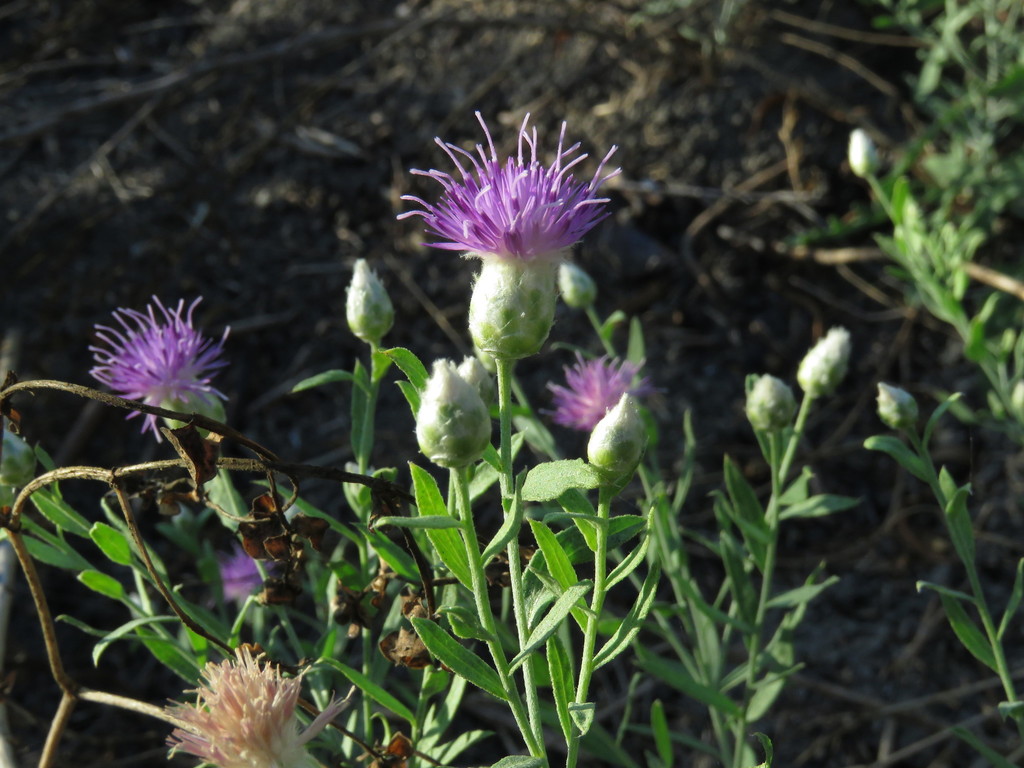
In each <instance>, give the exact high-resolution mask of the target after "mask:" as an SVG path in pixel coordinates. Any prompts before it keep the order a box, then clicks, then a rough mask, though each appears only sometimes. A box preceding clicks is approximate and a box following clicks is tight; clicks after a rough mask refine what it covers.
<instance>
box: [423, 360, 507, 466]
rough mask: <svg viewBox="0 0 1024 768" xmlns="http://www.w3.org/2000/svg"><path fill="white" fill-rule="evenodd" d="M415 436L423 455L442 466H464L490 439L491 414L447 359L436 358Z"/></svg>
mask: <svg viewBox="0 0 1024 768" xmlns="http://www.w3.org/2000/svg"><path fill="white" fill-rule="evenodd" d="M416 439H417V440H418V441H419V444H420V450H421V451H422V452H423V455H424V456H426V457H427V458H428V459H430V460H431V461H432V462H434V463H435V464H438V465H440V466H442V467H464V466H466V465H467V464H471V463H473V462H474V461H476V460H477V459H479V458H480V457H481V456H482V455H483V452H484V449H485V448H487V446H488V444H489V443H490V441H491V416H490V414H489V413H488V412H487V406H485V405H484V401H483V400H481V399H480V393H479V392H478V391H477V389H476V387H474V386H473V385H472V384H469V383H468V382H467V381H466V380H465V379H463V378H462V377H461V376H460V375H459V372H458V370H457V369H456V367H455V364H454V363H453V362H451V361H450V360H437V361H435V362H434V368H433V370H432V371H431V373H430V378H429V379H428V380H427V386H426V387H425V388H424V390H423V394H422V396H421V398H420V409H419V412H418V413H417V414H416Z"/></svg>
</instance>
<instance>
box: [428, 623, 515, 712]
mask: <svg viewBox="0 0 1024 768" xmlns="http://www.w3.org/2000/svg"><path fill="white" fill-rule="evenodd" d="M410 621H412V625H413V627H415V629H416V633H417V634H418V635H419V636H420V639H421V640H422V641H423V644H424V645H425V646H427V650H429V651H430V652H431V653H432V654H433V655H434V656H436V657H437V659H438V660H439V661H440V662H441V663H442V664H444V665H445V666H447V667H448V668H449V669H451V670H452V672H454V673H455V674H457V675H459V676H460V677H464V678H465V679H466V680H468V681H469V682H471V683H472V684H473V685H475V686H477V687H478V688H480V689H482V690H484V691H487V693H489V694H491V695H492V696H494V697H496V698H499V699H502V700H503V701H507V700H508V699H507V697H506V695H505V691H504V689H503V688H502V686H501V680H500V679H499V678H498V673H497V672H495V671H494V669H493V668H492V667H490V666H489V665H488V664H487V663H486V662H484V661H483V659H481V658H480V657H479V656H477V655H476V654H475V653H473V652H472V651H470V650H469V649H468V648H464V647H463V646H461V645H460V644H459V643H458V641H457V640H455V638H453V637H452V636H451V635H449V634H448V633H447V632H445V631H444V630H443V629H441V627H439V626H437V624H435V623H434V622H432V621H431V620H430V619H420V618H412V619H410Z"/></svg>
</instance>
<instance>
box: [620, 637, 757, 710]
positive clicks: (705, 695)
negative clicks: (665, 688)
mask: <svg viewBox="0 0 1024 768" xmlns="http://www.w3.org/2000/svg"><path fill="white" fill-rule="evenodd" d="M637 660H638V662H639V664H640V666H641V667H642V668H643V669H644V670H646V671H647V672H648V673H650V674H651V675H652V676H653V677H654V678H655V679H657V680H659V681H661V682H663V683H668V684H669V685H671V686H672V687H673V688H675V689H676V690H678V691H681V692H682V693H685V694H686V695H687V696H689V697H691V698H694V699H697V701H700V702H703V703H704V704H706V705H708V706H709V707H713V708H714V709H716V710H717V711H719V712H721V713H723V714H724V715H726V716H728V717H732V718H736V719H739V718H740V716H741V713H740V708H739V707H738V706H736V702H734V701H733V700H732V699H730V698H729V697H728V696H726V695H725V694H724V693H722V692H721V691H720V690H718V689H717V688H711V687H709V686H706V685H704V684H703V683H699V682H697V681H696V680H694V679H693V677H692V676H691V675H690V673H689V672H687V671H686V668H685V667H684V666H683V665H682V664H679V663H678V662H674V661H668V660H667V659H663V658H661V657H660V656H656V655H655V654H653V653H652V652H651V651H648V650H647V649H646V648H644V647H643V646H639V647H638V648H637Z"/></svg>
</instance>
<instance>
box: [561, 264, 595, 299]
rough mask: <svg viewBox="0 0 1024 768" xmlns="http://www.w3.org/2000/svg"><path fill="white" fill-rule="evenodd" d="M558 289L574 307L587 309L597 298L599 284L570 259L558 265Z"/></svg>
mask: <svg viewBox="0 0 1024 768" xmlns="http://www.w3.org/2000/svg"><path fill="white" fill-rule="evenodd" d="M558 289H559V290H560V291H561V292H562V300H563V301H564V302H565V303H566V304H568V305H569V306H570V307H572V308H573V309H586V308H587V307H589V306H590V305H591V304H593V303H594V299H596V298H597V284H596V283H595V282H594V280H593V278H591V277H590V275H588V274H587V273H586V272H584V271H583V270H582V269H580V268H579V267H577V266H576V265H575V264H573V263H572V262H569V261H563V262H562V263H561V264H559V265H558Z"/></svg>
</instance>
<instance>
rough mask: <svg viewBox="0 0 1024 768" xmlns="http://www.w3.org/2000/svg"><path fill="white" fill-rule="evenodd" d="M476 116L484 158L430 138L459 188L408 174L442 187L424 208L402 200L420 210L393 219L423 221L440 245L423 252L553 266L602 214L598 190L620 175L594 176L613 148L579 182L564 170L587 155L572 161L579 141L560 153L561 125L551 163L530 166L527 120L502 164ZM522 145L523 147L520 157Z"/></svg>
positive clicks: (441, 176) (532, 148) (533, 157)
mask: <svg viewBox="0 0 1024 768" xmlns="http://www.w3.org/2000/svg"><path fill="white" fill-rule="evenodd" d="M476 117H477V120H479V122H480V126H481V127H482V128H483V130H484V135H485V136H486V137H487V146H488V149H489V150H490V153H489V155H488V153H487V152H485V151H484V148H483V147H482V146H481V145H479V144H477V146H476V153H477V154H476V155H474V154H472V153H470V152H467V151H466V150H464V149H462V148H460V147H457V146H455V145H454V144H449V143H446V142H443V141H441V139H435V141H436V142H437V144H438V146H440V147H441V149H443V150H444V152H445V154H447V155H448V157H450V158H451V160H452V162H453V163H454V164H455V167H456V168H458V170H459V174H460V175H461V177H462V179H461V181H460V180H458V179H456V178H455V177H453V176H452V175H451V174H448V173H445V172H443V171H437V170H430V171H418V170H414V171H413V173H414V174H418V175H420V176H429V177H430V178H432V179H434V180H436V181H437V182H438V183H439V184H440V185H441V186H442V187H443V188H444V192H443V194H442V195H441V200H440V202H439V203H438V204H437V205H431V204H430V203H427V202H425V201H423V200H422V199H421V198H418V197H414V196H412V195H403V196H402V199H403V200H409V201H411V202H414V203H417V204H418V205H419V206H420V207H421V208H422V210H417V211H409V212H407V213H403V214H401V215H400V216H399V217H398V218H400V219H404V218H407V217H409V216H422V217H423V219H424V221H426V224H427V231H429V232H432V233H433V234H435V235H437V236H438V237H440V238H441V240H442V242H436V243H427V245H430V246H432V247H434V248H442V249H444V250H449V251H469V252H470V254H469V255H474V256H479V257H481V258H499V259H516V260H519V261H526V262H529V261H536V260H543V259H557V258H559V256H560V253H561V251H562V250H563V249H565V248H568V247H569V246H571V245H573V244H574V243H577V242H579V240H580V239H581V238H582V237H583V235H585V234H586V233H587V232H588V231H590V229H591V228H592V227H593V226H594V225H595V224H597V223H598V222H599V221H601V219H603V218H604V217H605V216H607V215H608V214H607V213H606V212H605V211H604V204H605V203H607V202H608V198H604V197H597V190H598V187H600V186H601V185H602V184H603V183H604V182H606V181H607V180H608V179H610V178H611V177H613V176H616V175H617V174H618V173H619V169H618V168H616V169H615V170H613V171H611V172H610V173H608V174H606V175H605V176H601V173H602V171H603V169H604V166H605V163H607V162H608V160H609V158H611V156H612V153H614V152H615V149H616V148H615V147H612V148H611V151H609V152H608V154H607V155H605V157H604V160H602V161H601V163H600V165H598V167H597V171H596V172H595V173H594V177H593V178H592V179H591V180H590V182H589V183H584V182H578V181H576V179H575V178H573V175H572V173H570V170H571V169H572V167H573V166H575V165H576V164H577V163H579V162H582V161H583V159H584V158H586V157H587V155H585V154H583V155H578V156H576V157H572V155H573V154H575V152H576V151H577V150H578V149H579V147H580V145H579V143H578V142H577V143H576V144H573V145H572V146H571V147H568V148H565V128H566V126H565V123H562V130H561V133H560V134H559V136H558V151H557V153H556V155H555V160H554V162H553V163H552V164H551V165H550V166H545V165H544V164H543V163H541V162H540V161H539V160H538V159H537V129H536V128H534V129H533V130H532V131H529V130H527V123H528V122H529V120H530V115H529V114H527V115H526V118H525V119H524V120H523V125H522V128H520V129H519V152H518V154H517V155H516V157H509V158H508V160H506V162H505V164H504V165H502V163H501V162H500V161H499V160H498V153H497V151H496V150H495V148H494V141H493V140H492V139H491V133H490V131H489V130H488V129H487V124H486V123H485V122H484V119H483V117H481V115H480V113H479V112H477V113H476ZM524 144H525V145H526V146H527V147H528V152H527V153H526V155H524V151H523V145H524ZM477 155H479V158H478V157H477ZM570 158H571V159H570ZM464 161H467V164H464Z"/></svg>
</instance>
